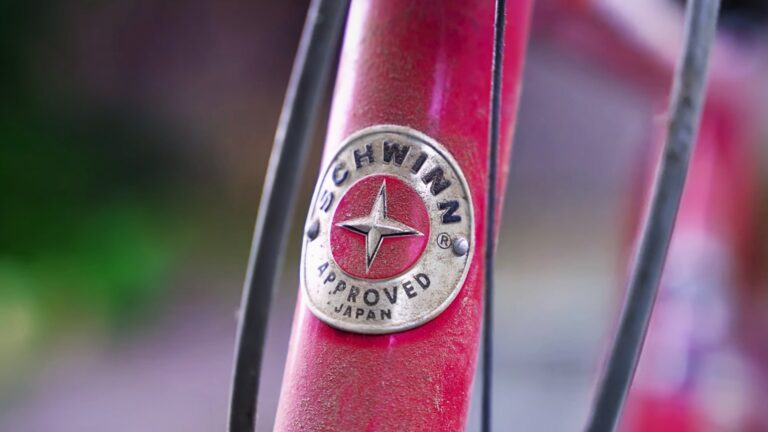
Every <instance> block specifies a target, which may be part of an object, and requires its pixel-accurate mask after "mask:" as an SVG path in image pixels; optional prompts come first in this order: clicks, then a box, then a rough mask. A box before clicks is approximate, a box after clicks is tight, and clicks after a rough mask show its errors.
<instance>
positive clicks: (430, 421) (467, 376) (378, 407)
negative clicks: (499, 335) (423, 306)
mask: <svg viewBox="0 0 768 432" xmlns="http://www.w3.org/2000/svg"><path fill="white" fill-rule="evenodd" d="M493 4H494V2H492V1H488V0H472V1H467V0H432V1H412V0H387V1H355V2H353V3H352V8H351V10H350V16H349V22H348V25H347V30H346V34H345V41H344V46H343V51H342V58H341V65H340V69H339V76H338V78H337V83H336V90H335V95H334V102H333V107H332V112H331V120H330V126H329V133H328V137H327V141H326V148H325V161H326V162H327V161H328V159H329V158H330V157H332V155H333V154H334V153H335V151H336V150H337V149H338V146H339V144H340V143H341V142H342V141H343V139H344V138H345V137H346V136H348V135H349V134H351V133H353V132H355V131H357V130H359V129H362V128H365V127H368V126H372V125H376V124H396V125H403V126H408V127H411V128H414V129H416V130H418V131H421V132H423V133H426V134H427V135H429V136H431V137H432V138H434V139H436V140H437V141H439V142H440V143H441V144H442V145H443V146H444V147H446V148H447V149H448V150H449V151H450V152H451V153H452V155H453V157H454V158H455V159H456V160H457V161H458V163H459V165H460V166H461V169H462V170H463V171H464V174H465V176H466V178H467V181H468V183H469V187H470V192H471V195H472V197H473V204H474V214H475V226H474V229H475V242H476V244H475V245H474V247H475V248H476V250H477V251H482V250H483V248H484V246H485V244H486V239H485V237H484V232H485V229H484V221H485V204H486V203H485V192H486V188H487V171H488V170H487V158H488V114H489V108H490V79H491V58H492V49H493V15H494V11H493ZM529 12H530V1H529V0H513V1H509V2H508V6H507V22H508V25H507V33H506V34H507V38H506V45H505V50H506V51H505V64H504V68H505V69H504V73H505V79H504V90H503V107H502V117H503V125H504V129H503V140H502V147H501V149H500V150H501V151H500V156H501V158H500V161H499V164H500V165H499V172H500V180H499V182H500V183H499V185H500V186H502V188H501V189H499V190H503V185H504V180H503V179H504V178H505V177H506V176H505V174H506V172H507V161H508V156H509V154H510V152H511V142H512V141H511V137H512V130H513V120H514V114H515V112H516V105H517V99H518V94H519V89H520V73H521V69H522V67H521V66H522V59H523V53H524V49H525V42H526V36H527V31H528V21H529V20H528V17H529ZM499 208H501V206H499ZM482 269H483V254H482V253H475V254H474V258H473V261H472V263H471V264H470V268H469V272H468V276H467V278H466V281H465V282H464V286H463V287H462V289H461V291H460V293H459V295H458V297H457V298H456V299H455V300H454V302H453V303H452V304H451V305H450V306H449V307H448V309H447V310H445V311H444V312H443V313H442V314H440V315H439V316H438V317H437V318H435V319H434V320H432V321H430V322H428V323H426V324H424V325H422V326H420V327H418V328H415V329H412V330H409V331H404V332H400V333H394V334H389V335H377V336H371V335H360V334H354V333H348V332H344V331H340V330H336V329H333V328H331V327H330V326H328V325H326V324H324V323H322V322H321V321H320V320H318V319H317V318H316V317H315V316H314V315H312V313H311V312H310V311H309V310H308V309H307V307H306V305H305V304H304V303H303V300H302V299H301V296H300V299H299V302H298V304H297V307H296V316H295V319H294V326H293V332H292V335H291V343H290V349H289V353H288V360H287V363H286V370H285V376H284V379H283V388H282V393H281V396H280V405H279V408H278V413H277V419H276V425H275V430H278V431H298V430H306V431H345V432H354V431H457V430H463V429H464V427H465V422H466V416H467V411H468V405H469V396H470V392H471V387H472V377H473V374H474V371H475V364H476V360H477V351H478V343H479V336H480V326H481V313H482V295H483V294H482V293H483V273H482Z"/></svg>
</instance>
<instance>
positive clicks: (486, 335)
mask: <svg viewBox="0 0 768 432" xmlns="http://www.w3.org/2000/svg"><path fill="white" fill-rule="evenodd" d="M506 18H507V16H506V2H505V0H497V1H496V10H495V13H494V22H493V63H492V64H491V95H490V96H491V111H490V120H489V125H488V143H489V151H488V195H487V197H486V203H487V204H486V220H485V269H484V272H485V293H484V294H485V295H484V298H483V354H482V380H483V386H482V389H483V393H482V401H481V408H480V409H481V417H480V418H481V425H480V429H481V430H482V431H483V432H490V430H491V420H492V405H493V286H494V285H493V268H494V256H495V252H496V241H495V238H496V204H497V201H498V197H497V196H496V181H497V169H498V162H499V140H500V139H501V84H502V76H503V75H502V72H503V70H502V69H503V67H502V66H503V63H504V29H505V27H506Z"/></svg>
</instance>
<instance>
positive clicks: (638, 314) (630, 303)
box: [586, 0, 720, 432]
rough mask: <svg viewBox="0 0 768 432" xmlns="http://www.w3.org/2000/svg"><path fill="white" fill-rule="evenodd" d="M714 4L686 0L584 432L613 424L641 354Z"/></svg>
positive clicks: (695, 115)
mask: <svg viewBox="0 0 768 432" xmlns="http://www.w3.org/2000/svg"><path fill="white" fill-rule="evenodd" d="M719 5H720V1H719V0H688V6H687V8H686V15H685V16H686V18H685V39H684V48H683V54H682V57H681V59H680V63H679V64H678V65H677V68H676V69H675V77H674V82H673V85H672V93H671V102H670V108H669V111H670V118H669V125H668V129H667V136H666V141H665V144H664V151H663V154H662V157H661V162H660V166H659V168H658V170H657V172H656V179H655V181H654V187H653V194H652V198H651V202H650V207H649V208H648V210H647V213H646V216H645V222H644V227H643V233H642V236H641V238H640V242H639V247H638V249H637V251H636V256H635V261H634V265H633V269H632V272H631V276H630V279H629V284H628V288H627V297H626V301H625V303H624V309H623V310H622V313H621V318H620V321H619V327H618V331H617V333H616V335H615V337H614V340H613V344H612V347H611V351H610V355H609V357H608V361H607V363H606V366H605V369H604V371H603V375H602V377H601V379H600V381H599V384H598V388H597V393H596V396H595V400H594V403H593V406H592V412H591V414H590V418H589V420H588V423H587V427H586V431H588V432H611V431H613V430H614V429H615V428H616V425H617V423H618V420H619V418H620V415H621V411H622V407H623V406H624V400H625V399H626V396H627V393H628V392H629V389H630V386H631V384H632V378H633V376H634V373H635V368H636V367H637V363H638V360H639V358H640V352H641V349H642V345H643V341H644V340H645V334H646V331H647V329H648V323H649V321H650V318H651V312H652V309H653V303H654V300H655V298H656V292H657V291H658V286H659V282H660V280H661V274H662V270H663V268H664V262H665V259H666V254H667V249H668V247H669V242H670V239H671V236H672V229H673V226H674V222H675V217H676V215H677V210H678V207H679V205H680V198H681V196H682V193H683V186H684V184H685V177H686V174H687V172H688V165H689V161H690V158H691V153H692V151H693V147H694V142H695V139H696V132H697V129H698V126H699V123H700V119H701V112H702V107H703V104H704V98H705V91H706V83H707V63H708V60H709V52H710V48H711V45H712V41H713V39H714V36H715V30H716V26H717V16H718V10H719Z"/></svg>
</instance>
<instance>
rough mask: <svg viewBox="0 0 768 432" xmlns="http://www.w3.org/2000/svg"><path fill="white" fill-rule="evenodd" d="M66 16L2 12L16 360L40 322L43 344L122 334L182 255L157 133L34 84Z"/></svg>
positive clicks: (4, 202) (3, 308) (9, 314)
mask: <svg viewBox="0 0 768 432" xmlns="http://www.w3.org/2000/svg"><path fill="white" fill-rule="evenodd" d="M57 5H58V3H56V2H0V64H2V66H1V67H0V86H1V88H2V92H0V148H1V149H2V151H1V154H0V197H1V198H0V327H3V328H5V330H4V331H0V351H3V352H5V353H6V354H7V353H8V351H7V349H8V348H14V347H16V345H18V344H17V340H18V334H17V333H18V332H26V331H27V330H28V329H25V327H24V326H23V325H21V324H20V322H21V321H19V322H14V321H13V320H14V319H17V320H22V321H24V320H29V317H33V319H34V323H33V324H34V325H33V327H34V329H35V331H34V332H33V334H31V335H27V336H29V337H28V338H31V339H39V338H40V337H45V336H46V335H50V334H52V331H53V330H57V329H59V328H61V327H62V326H64V327H67V326H69V325H78V323H83V322H85V321H92V320H97V321H98V322H99V323H101V324H104V325H105V327H106V328H117V327H119V326H120V325H121V324H123V323H125V322H126V320H128V319H130V318H132V317H133V318H135V317H137V316H138V315H137V314H138V312H140V311H142V310H144V308H145V307H146V306H148V305H150V304H151V303H152V301H153V300H154V299H156V298H157V296H159V295H161V291H160V288H161V287H162V284H161V283H160V282H161V280H162V277H163V275H164V274H166V273H167V270H168V268H169V266H170V264H171V263H172V258H173V256H174V250H173V248H172V246H171V245H172V244H174V242H173V241H172V240H173V239H172V234H171V230H169V223H168V222H167V221H168V220H169V217H168V215H169V214H170V213H169V211H168V207H169V206H168V205H167V200H166V198H167V195H168V187H163V185H167V184H168V179H169V178H170V174H169V173H171V172H173V169H169V167H168V166H167V163H168V160H167V155H165V154H164V153H163V151H164V150H163V149H167V148H168V146H167V145H165V146H164V145H162V144H163V142H162V140H163V139H165V138H164V137H163V136H162V135H159V134H158V129H156V128H152V127H147V126H146V125H147V124H149V123H151V121H148V120H147V119H146V118H142V116H141V115H137V114H136V113H135V112H125V110H123V109H122V108H121V107H98V108H95V107H90V106H88V104H84V103H82V101H78V100H77V98H76V97H74V98H73V97H72V96H69V97H66V96H62V95H66V94H69V93H67V91H66V89H64V91H61V92H57V91H49V90H56V89H55V88H53V89H52V88H51V85H52V84H51V83H50V82H46V83H45V85H43V86H41V85H40V83H39V82H36V78H35V77H40V75H41V74H40V73H35V70H34V68H33V66H32V64H33V61H32V58H33V54H34V47H35V46H36V44H37V43H39V41H41V40H45V38H50V37H53V36H52V35H51V34H50V30H49V29H51V28H55V26H53V25H52V23H51V22H50V18H51V17H52V16H54V15H55V13H56V7H57ZM50 73H51V74H55V71H51V72H50ZM37 79H40V78H37ZM42 79H46V77H45V76H43V77H42ZM51 81H54V82H55V81H56V80H51ZM64 85H66V82H64ZM41 88H43V89H45V90H44V91H41ZM70 93H71V92H70ZM19 308H22V309H23V308H27V309H28V310H26V311H24V312H23V313H22V312H18V311H19ZM14 317H15V318H14ZM19 317H22V318H19ZM9 320H10V321H11V322H7V321H9ZM4 321H6V322H4ZM24 322H26V321H24ZM14 332H16V333H14ZM27 333H28V332H27ZM27 333H24V334H27ZM0 357H2V356H0ZM0 360H2V359H0Z"/></svg>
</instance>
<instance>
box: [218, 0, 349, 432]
mask: <svg viewBox="0 0 768 432" xmlns="http://www.w3.org/2000/svg"><path fill="white" fill-rule="evenodd" d="M348 8H349V0H312V3H311V4H310V7H309V11H308V13H307V19H306V21H305V23H304V29H303V31H302V35H301V42H300V43H299V48H298V51H297V53H296V58H295V60H294V64H293V70H292V71H291V77H290V81H289V83H288V90H287V92H286V96H285V101H284V102H283V108H282V112H281V113H280V121H279V123H278V127H277V132H276V134H275V141H274V144H273V147H272V155H271V156H270V159H269V165H268V167H267V173H266V178H265V180H264V189H263V191H262V194H261V201H260V202H259V210H258V216H257V218H256V227H255V229H254V234H253V242H252V244H251V254H250V257H249V259H248V270H247V273H246V278H245V284H244V287H243V297H242V301H241V305H240V311H239V315H238V318H239V322H238V329H237V340H236V345H235V362H234V373H233V377H232V390H231V394H230V404H229V420H228V431H229V432H251V431H253V429H254V422H255V419H256V402H257V396H258V390H259V373H260V372H261V363H262V359H263V355H264V343H265V337H266V328H267V319H268V317H269V308H270V305H271V303H272V294H273V292H274V289H275V288H274V287H275V283H276V281H277V278H278V276H279V275H280V270H281V269H282V262H283V255H284V253H285V245H286V242H287V237H288V232H289V228H290V222H291V219H292V217H291V216H292V215H293V210H294V207H295V201H296V199H295V198H296V194H297V190H298V184H299V181H300V179H301V173H303V172H304V166H305V165H306V159H307V153H308V149H309V143H310V141H311V138H312V136H313V132H314V130H315V126H316V120H317V114H318V112H319V111H320V106H321V102H322V100H323V96H324V93H325V90H326V88H327V87H328V81H329V76H330V71H331V69H332V65H333V61H334V59H335V58H336V55H335V53H336V50H337V49H338V45H339V44H338V41H339V38H340V36H341V33H342V28H343V26H344V21H345V17H346V13H347V9H348Z"/></svg>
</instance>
